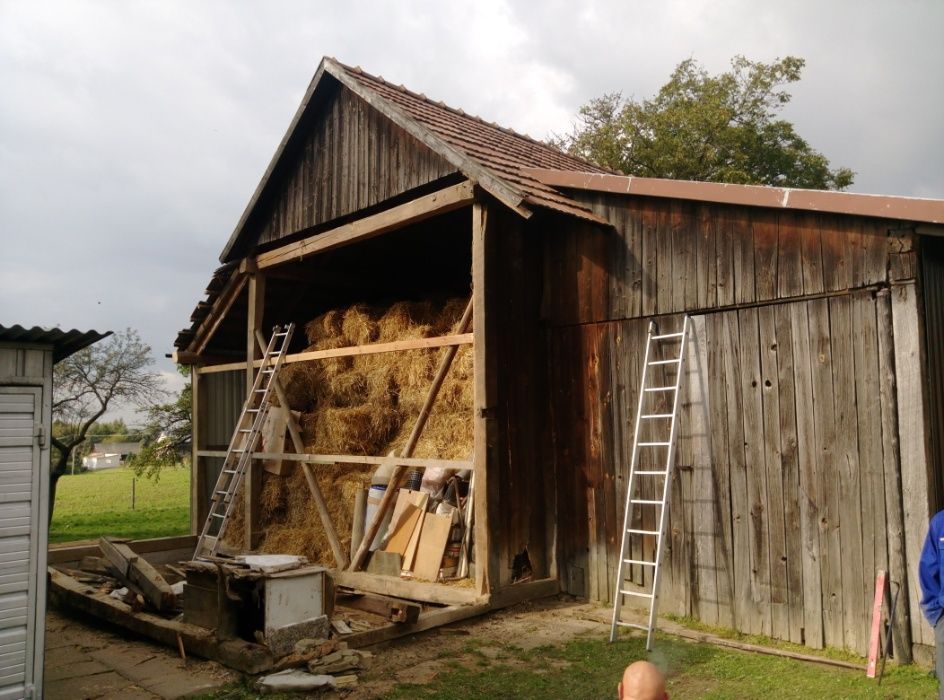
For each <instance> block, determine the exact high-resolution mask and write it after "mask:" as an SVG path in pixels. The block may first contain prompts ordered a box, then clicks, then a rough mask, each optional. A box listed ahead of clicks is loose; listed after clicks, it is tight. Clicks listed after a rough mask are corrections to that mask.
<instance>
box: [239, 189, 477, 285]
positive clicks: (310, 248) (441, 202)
mask: <svg viewBox="0 0 944 700" xmlns="http://www.w3.org/2000/svg"><path fill="white" fill-rule="evenodd" d="M472 200H473V195H472V183H471V182H468V181H465V182H460V183H459V184H458V185H452V186H451V187H447V188H445V189H442V190H439V191H437V192H433V193H432V194H428V195H425V196H423V197H418V198H417V199H414V200H412V201H410V202H407V203H405V204H400V205H399V206H395V207H391V208H390V209H387V210H385V211H382V212H378V213H377V214H372V215H371V216H365V217H364V218H363V219H357V220H355V221H351V222H349V223H346V224H342V225H341V226H338V227H337V228H333V229H330V230H328V231H323V232H321V233H316V234H314V235H311V236H308V237H307V238H304V239H302V240H300V241H296V242H294V243H288V244H286V245H283V246H280V247H279V248H276V249H275V250H270V251H267V252H265V253H260V254H259V255H258V256H257V258H256V263H257V264H258V265H259V269H260V270H264V269H265V268H267V267H273V266H275V265H284V264H285V263H290V262H297V261H299V260H302V259H304V258H306V257H308V256H310V255H314V254H315V253H323V252H326V251H329V250H333V249H335V248H340V247H342V246H345V245H350V244H352V243H356V242H359V241H365V240H367V239H370V238H373V237H375V236H379V235H381V234H383V233H386V232H388V231H392V230H394V229H397V228H402V227H403V226H407V225H409V224H414V223H417V222H419V221H423V220H424V219H428V218H430V217H432V216H438V215H440V214H445V213H447V212H450V211H453V210H455V209H459V208H461V207H464V206H468V205H469V204H471V203H472Z"/></svg>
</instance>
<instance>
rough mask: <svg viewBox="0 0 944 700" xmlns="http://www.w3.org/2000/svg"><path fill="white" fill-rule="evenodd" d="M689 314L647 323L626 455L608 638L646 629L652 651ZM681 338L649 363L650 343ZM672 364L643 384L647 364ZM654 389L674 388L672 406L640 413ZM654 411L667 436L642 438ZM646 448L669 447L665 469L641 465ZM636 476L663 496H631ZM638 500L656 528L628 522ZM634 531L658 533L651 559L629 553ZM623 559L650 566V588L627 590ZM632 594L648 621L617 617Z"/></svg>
mask: <svg viewBox="0 0 944 700" xmlns="http://www.w3.org/2000/svg"><path fill="white" fill-rule="evenodd" d="M690 320H691V319H690V317H689V316H688V315H687V314H686V315H684V316H683V318H682V330H681V331H680V332H676V333H660V332H659V331H658V328H657V326H656V324H655V323H654V322H650V323H649V330H648V333H647V336H646V349H645V353H644V360H643V371H642V373H641V378H640V382H639V399H638V402H637V407H636V424H635V427H634V430H633V448H632V453H631V457H630V470H629V482H628V485H627V489H626V503H625V509H624V513H623V532H622V533H621V542H620V559H619V565H618V567H617V571H618V572H617V581H616V585H615V587H614V591H615V592H614V600H613V620H612V624H611V627H610V641H611V642H613V641H616V635H617V632H618V629H619V627H635V628H637V629H641V630H645V631H646V649H647V650H648V651H651V650H652V642H653V632H654V629H655V623H656V618H657V615H658V599H659V583H660V580H661V575H660V574H661V568H662V559H663V556H664V552H665V531H666V527H667V524H668V511H669V508H668V504H669V497H670V495H671V484H672V477H673V465H674V462H675V451H676V443H677V440H676V438H677V430H678V420H679V396H680V394H681V390H682V383H683V380H684V369H685V359H686V354H687V352H688V336H689V334H690V328H691V323H690ZM676 338H678V339H679V350H678V352H679V355H678V358H677V359H672V360H665V359H662V360H658V361H653V362H650V360H649V358H650V356H651V354H652V346H653V344H654V343H656V342H661V341H663V340H673V339H676ZM673 364H674V365H675V366H676V375H675V381H674V382H673V383H672V385H670V386H665V387H657V388H655V389H652V388H650V387H648V386H647V379H648V376H649V372H648V370H649V367H650V365H660V366H671V365H673ZM653 391H656V392H667V391H672V392H674V396H673V398H672V409H671V413H661V412H660V413H658V414H649V415H647V414H644V413H643V406H644V400H645V397H646V396H647V395H650V394H651V393H652V392H653ZM656 415H658V417H659V418H669V419H670V422H669V426H668V428H669V437H668V440H667V441H658V440H655V439H649V440H647V441H645V442H641V441H640V439H639V437H640V427H641V423H642V421H643V420H648V419H650V418H654V417H656ZM643 446H645V447H648V448H656V449H661V448H667V449H666V456H665V469H664V470H662V471H660V470H657V469H653V468H651V467H647V468H646V469H639V448H640V447H643ZM640 476H650V477H655V478H657V479H658V478H662V479H663V483H662V499H661V500H653V499H642V498H639V499H636V498H634V496H633V493H634V490H635V488H636V482H637V477H640ZM634 503H638V504H639V505H641V506H645V507H657V508H659V509H660V512H659V514H658V522H659V525H658V529H657V530H644V529H643V530H640V529H638V528H633V527H632V518H633V504H634ZM632 535H639V536H644V535H650V536H651V535H654V536H655V538H656V551H655V556H654V559H653V560H652V561H646V560H644V559H643V560H637V559H635V558H634V557H632V556H630V554H628V553H627V549H628V548H631V539H632ZM626 564H630V565H634V564H639V565H645V566H649V567H652V571H653V573H652V579H651V585H652V589H651V591H650V592H648V593H646V592H641V591H631V590H629V589H626V588H625V586H624V583H625V572H626V569H625V566H626ZM629 595H631V596H635V597H640V598H647V599H648V600H649V617H648V624H647V625H641V624H636V623H627V622H623V621H621V620H620V611H621V609H622V605H623V597H624V596H629Z"/></svg>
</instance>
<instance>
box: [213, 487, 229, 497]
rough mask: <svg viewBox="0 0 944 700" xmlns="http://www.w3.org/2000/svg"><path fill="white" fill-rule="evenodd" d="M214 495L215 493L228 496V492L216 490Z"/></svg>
mask: <svg viewBox="0 0 944 700" xmlns="http://www.w3.org/2000/svg"><path fill="white" fill-rule="evenodd" d="M216 493H217V494H218V495H219V494H222V495H223V496H229V491H221V490H219V489H217V490H216Z"/></svg>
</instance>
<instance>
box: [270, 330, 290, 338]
mask: <svg viewBox="0 0 944 700" xmlns="http://www.w3.org/2000/svg"><path fill="white" fill-rule="evenodd" d="M287 335H288V331H282V332H280V333H273V334H272V337H273V338H284V337H285V336H287Z"/></svg>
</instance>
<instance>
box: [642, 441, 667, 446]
mask: <svg viewBox="0 0 944 700" xmlns="http://www.w3.org/2000/svg"><path fill="white" fill-rule="evenodd" d="M637 444H638V445H639V446H640V447H666V446H668V445H671V444H672V443H671V442H640V443H637Z"/></svg>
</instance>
